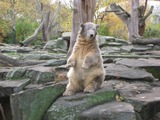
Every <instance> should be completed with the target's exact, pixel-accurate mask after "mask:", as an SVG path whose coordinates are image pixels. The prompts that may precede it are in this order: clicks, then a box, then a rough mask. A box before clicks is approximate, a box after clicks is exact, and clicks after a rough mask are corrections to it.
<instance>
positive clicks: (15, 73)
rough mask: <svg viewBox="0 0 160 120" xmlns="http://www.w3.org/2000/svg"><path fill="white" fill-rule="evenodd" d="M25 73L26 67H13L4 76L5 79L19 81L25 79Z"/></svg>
mask: <svg viewBox="0 0 160 120" xmlns="http://www.w3.org/2000/svg"><path fill="white" fill-rule="evenodd" d="M26 71H27V67H17V68H16V67H15V68H13V69H11V71H9V72H8V73H7V75H6V78H7V79H13V80H15V79H19V78H25V77H26V76H25V73H26Z"/></svg>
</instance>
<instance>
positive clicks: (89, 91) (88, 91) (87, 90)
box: [84, 87, 95, 93]
mask: <svg viewBox="0 0 160 120" xmlns="http://www.w3.org/2000/svg"><path fill="white" fill-rule="evenodd" d="M94 91H95V89H94V88H91V87H86V88H85V89H84V92H86V93H92V92H94Z"/></svg>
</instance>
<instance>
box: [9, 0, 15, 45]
mask: <svg viewBox="0 0 160 120" xmlns="http://www.w3.org/2000/svg"><path fill="white" fill-rule="evenodd" d="M10 4H11V11H10V12H11V23H12V43H13V44H16V17H15V10H14V6H15V4H16V1H15V0H10Z"/></svg>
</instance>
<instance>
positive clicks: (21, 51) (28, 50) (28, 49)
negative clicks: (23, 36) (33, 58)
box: [17, 47, 33, 53]
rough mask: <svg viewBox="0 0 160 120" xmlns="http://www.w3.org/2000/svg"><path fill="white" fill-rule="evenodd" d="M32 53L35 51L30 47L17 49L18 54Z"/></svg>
mask: <svg viewBox="0 0 160 120" xmlns="http://www.w3.org/2000/svg"><path fill="white" fill-rule="evenodd" d="M31 51H33V50H32V49H31V48H29V47H21V48H19V49H17V53H29V52H31Z"/></svg>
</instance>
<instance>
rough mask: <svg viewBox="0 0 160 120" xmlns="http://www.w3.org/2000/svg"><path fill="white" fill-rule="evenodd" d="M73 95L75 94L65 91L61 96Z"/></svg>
mask: <svg viewBox="0 0 160 120" xmlns="http://www.w3.org/2000/svg"><path fill="white" fill-rule="evenodd" d="M74 94H75V92H73V91H69V90H66V91H65V92H64V93H63V96H69V95H74Z"/></svg>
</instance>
